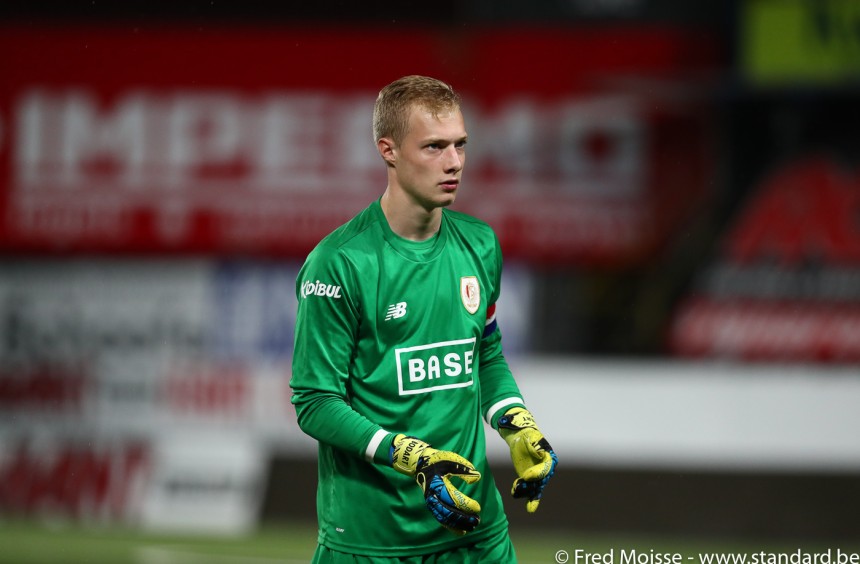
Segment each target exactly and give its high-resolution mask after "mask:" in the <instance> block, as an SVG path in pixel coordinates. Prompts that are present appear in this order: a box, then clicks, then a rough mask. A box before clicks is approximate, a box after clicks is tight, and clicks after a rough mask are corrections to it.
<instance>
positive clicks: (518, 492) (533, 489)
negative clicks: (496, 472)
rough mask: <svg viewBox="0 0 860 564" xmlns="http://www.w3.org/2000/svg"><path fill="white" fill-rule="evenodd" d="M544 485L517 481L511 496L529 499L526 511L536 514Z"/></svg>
mask: <svg viewBox="0 0 860 564" xmlns="http://www.w3.org/2000/svg"><path fill="white" fill-rule="evenodd" d="M543 485H545V484H541V483H540V482H525V481H523V480H521V479H519V478H518V479H517V480H516V481H515V482H514V487H513V488H511V495H513V496H514V497H515V498H523V497H524V498H527V499H528V501H527V502H526V511H528V512H529V513H534V512H535V511H537V508H538V504H540V499H541V496H542V495H543Z"/></svg>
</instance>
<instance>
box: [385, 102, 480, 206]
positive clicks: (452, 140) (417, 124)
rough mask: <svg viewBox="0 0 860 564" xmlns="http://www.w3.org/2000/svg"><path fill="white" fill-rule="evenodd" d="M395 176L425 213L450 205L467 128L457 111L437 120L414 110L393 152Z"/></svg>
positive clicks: (454, 193) (443, 113)
mask: <svg viewBox="0 0 860 564" xmlns="http://www.w3.org/2000/svg"><path fill="white" fill-rule="evenodd" d="M394 152H395V154H396V156H397V160H396V163H395V174H396V175H397V179H398V182H399V184H400V186H401V187H402V188H403V191H404V192H405V193H406V195H407V196H409V197H410V198H412V199H413V200H414V201H415V202H416V203H418V204H419V205H421V206H422V207H424V209H426V210H427V211H430V210H432V209H434V208H438V207H444V206H448V205H451V204H452V203H453V202H454V199H455V198H456V196H457V189H458V188H459V186H460V176H461V174H462V172H463V165H464V164H465V163H466V126H465V124H464V122H463V114H462V113H461V112H460V110H459V109H454V110H451V111H449V112H442V113H440V114H439V115H438V116H435V117H434V116H433V114H432V113H430V112H429V111H427V110H425V109H424V108H422V107H420V106H414V107H413V108H412V111H411V113H410V116H409V129H408V132H407V134H406V136H405V137H404V138H403V140H402V141H401V142H400V144H399V145H398V146H397V147H396V148H395V150H394Z"/></svg>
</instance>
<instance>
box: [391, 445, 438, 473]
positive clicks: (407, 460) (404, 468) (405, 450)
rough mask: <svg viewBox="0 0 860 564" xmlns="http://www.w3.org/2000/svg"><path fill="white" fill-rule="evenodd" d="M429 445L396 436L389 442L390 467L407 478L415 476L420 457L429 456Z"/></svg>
mask: <svg viewBox="0 0 860 564" xmlns="http://www.w3.org/2000/svg"><path fill="white" fill-rule="evenodd" d="M429 448H430V445H428V444H427V443H425V442H424V441H422V440H419V439H416V438H415V437H407V436H406V435H397V436H396V437H394V440H393V441H392V442H391V451H390V453H391V466H392V467H393V468H394V469H395V470H397V471H398V472H400V473H401V474H406V475H407V476H413V477H414V476H415V474H416V472H417V471H418V465H419V464H420V462H421V457H422V456H424V455H426V454H429V452H428V451H427V449H429Z"/></svg>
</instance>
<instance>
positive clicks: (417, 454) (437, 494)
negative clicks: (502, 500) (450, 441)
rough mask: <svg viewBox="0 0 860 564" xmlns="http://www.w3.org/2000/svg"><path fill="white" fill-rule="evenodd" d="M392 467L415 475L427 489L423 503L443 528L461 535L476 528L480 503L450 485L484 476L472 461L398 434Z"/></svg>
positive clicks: (394, 445)
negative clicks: (456, 479) (457, 480)
mask: <svg viewBox="0 0 860 564" xmlns="http://www.w3.org/2000/svg"><path fill="white" fill-rule="evenodd" d="M390 452H391V466H393V467H394V469H395V470H397V471H398V472H400V473H401V474H406V475H407V476H410V477H413V478H415V481H416V482H418V485H419V486H421V490H422V491H423V492H424V503H425V504H426V505H427V509H429V510H430V512H431V513H432V514H433V517H435V518H436V520H437V521H439V523H441V524H442V526H443V527H445V528H447V529H449V530H450V531H452V532H454V533H455V534H458V535H465V534H466V533H468V532H469V531H474V530H475V527H477V526H478V523H480V522H481V518H480V516H479V515H478V514H479V513H480V512H481V505H480V504H479V503H478V502H477V501H475V500H474V499H472V498H471V497H469V496H467V495H465V494H464V493H463V492H461V491H460V490H458V489H457V488H455V487H454V486H453V484H451V478H452V477H457V478H460V479H461V480H463V481H464V482H466V483H467V484H473V483H475V482H477V481H478V480H480V479H481V473H480V472H478V471H477V470H475V467H474V466H473V465H472V463H471V462H469V461H468V460H466V459H465V458H463V457H462V456H460V455H459V454H457V453H454V452H450V451H447V450H436V449H435V448H433V447H431V446H430V445H428V444H427V443H425V442H424V441H420V440H418V439H416V438H415V437H407V436H406V435H397V436H396V437H394V441H393V442H392V443H391V451H390Z"/></svg>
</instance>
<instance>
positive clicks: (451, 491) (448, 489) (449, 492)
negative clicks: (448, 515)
mask: <svg viewBox="0 0 860 564" xmlns="http://www.w3.org/2000/svg"><path fill="white" fill-rule="evenodd" d="M434 481H435V479H434ZM442 484H443V485H442V487H434V488H433V490H434V491H435V492H436V494H437V495H438V496H439V498H440V499H441V500H442V501H443V502H444V503H447V504H449V505H451V506H453V507H456V508H457V509H459V510H461V511H466V512H469V513H474V514H477V513H479V512H480V511H481V504H480V503H478V502H477V501H475V500H474V499H472V498H471V497H469V496H467V495H466V494H464V493H463V492H461V491H460V490H458V489H457V488H455V487H454V485H453V484H452V483H451V480H449V479H448V477H447V476H443V477H442Z"/></svg>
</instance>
